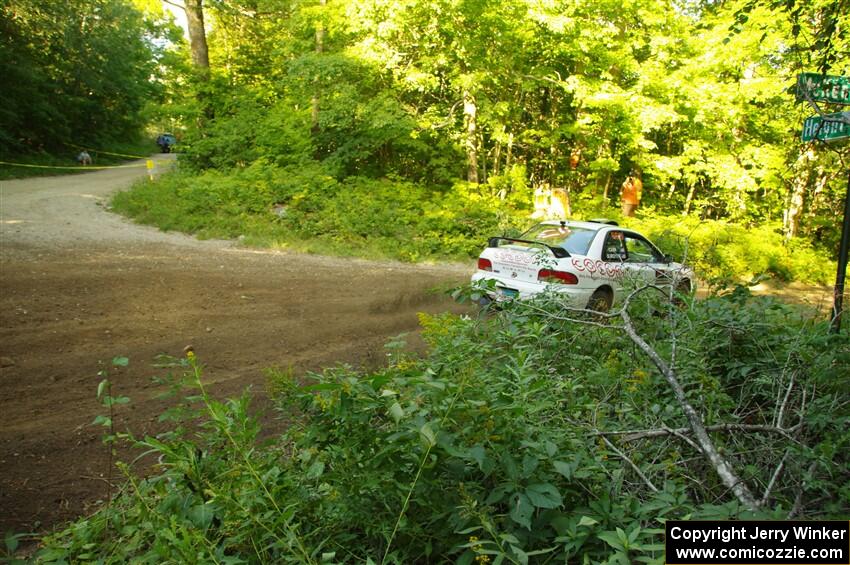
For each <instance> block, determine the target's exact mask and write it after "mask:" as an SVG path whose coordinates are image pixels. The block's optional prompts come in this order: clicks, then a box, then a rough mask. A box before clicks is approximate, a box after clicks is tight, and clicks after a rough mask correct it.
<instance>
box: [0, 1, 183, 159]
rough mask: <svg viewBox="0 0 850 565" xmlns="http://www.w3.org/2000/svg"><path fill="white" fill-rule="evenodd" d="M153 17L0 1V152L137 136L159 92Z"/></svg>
mask: <svg viewBox="0 0 850 565" xmlns="http://www.w3.org/2000/svg"><path fill="white" fill-rule="evenodd" d="M160 11H161V10H160ZM155 15H156V14H155V13H154V14H149V16H150V17H146V15H145V14H144V13H143V11H142V10H140V9H138V8H137V7H136V6H134V5H133V4H132V3H131V2H129V1H127V0H94V1H91V2H81V1H79V0H71V1H68V2H38V1H34V0H8V1H5V2H3V3H2V5H0V74H2V76H3V83H4V86H3V89H2V91H0V102H1V103H0V152H12V153H25V152H32V151H40V150H47V151H57V150H60V149H62V148H63V147H65V146H66V144H68V143H77V144H92V145H95V146H97V145H99V144H104V143H108V142H109V141H114V140H118V139H125V138H127V137H128V136H135V135H138V133H139V131H140V129H141V127H142V126H143V125H144V122H145V118H144V117H143V114H142V109H143V107H144V106H145V104H146V103H147V102H150V101H153V100H155V99H157V97H158V93H159V90H160V89H161V83H160V82H159V81H158V78H157V77H158V75H159V71H158V68H157V64H158V59H159V56H160V54H161V52H162V48H163V46H164V45H163V44H162V43H160V46H159V47H158V46H157V39H158V38H162V37H163V35H167V34H166V31H167V29H166V28H164V27H163V26H162V25H161V24H157V23H155V19H154V17H155ZM172 31H173V30H172Z"/></svg>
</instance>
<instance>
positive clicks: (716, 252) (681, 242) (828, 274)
mask: <svg viewBox="0 0 850 565" xmlns="http://www.w3.org/2000/svg"><path fill="white" fill-rule="evenodd" d="M625 224H626V225H628V226H630V227H633V228H634V229H637V230H639V231H641V232H642V233H645V234H646V235H647V236H648V237H649V238H650V239H652V240H653V241H654V242H655V243H656V244H657V245H658V246H659V247H661V249H662V250H664V252H665V253H668V254H671V255H673V257H674V258H675V259H676V260H677V261H685V262H687V263H688V264H690V265H693V266H694V268H695V270H696V271H697V276H698V277H700V278H701V279H702V280H705V281H708V282H709V283H711V284H726V283H729V282H735V281H745V280H750V279H753V278H755V277H757V276H759V275H766V276H768V277H772V278H776V279H778V280H780V281H803V282H808V283H817V284H828V283H829V282H830V281H831V280H832V279H833V278H834V277H835V263H834V262H833V261H830V260H829V259H827V257H825V256H824V254H823V253H818V252H816V251H815V250H814V249H812V247H811V245H810V244H808V243H807V242H805V241H800V240H793V241H791V242H785V241H783V238H782V235H781V226H779V225H774V224H762V225H757V226H745V225H741V224H734V223H730V222H726V221H722V220H700V219H698V218H695V217H693V216H689V217H683V218H681V217H680V218H671V217H670V216H663V215H655V214H649V213H647V214H643V215H641V216H640V217H639V218H637V219H629V220H627V221H626V222H625Z"/></svg>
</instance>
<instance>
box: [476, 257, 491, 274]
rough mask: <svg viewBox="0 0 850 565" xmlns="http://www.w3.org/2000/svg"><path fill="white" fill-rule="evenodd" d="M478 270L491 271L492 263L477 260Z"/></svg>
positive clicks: (481, 258) (482, 258) (481, 259)
mask: <svg viewBox="0 0 850 565" xmlns="http://www.w3.org/2000/svg"><path fill="white" fill-rule="evenodd" d="M478 270H479V271H492V270H493V262H492V261H490V259H485V258H484V257H479V258H478Z"/></svg>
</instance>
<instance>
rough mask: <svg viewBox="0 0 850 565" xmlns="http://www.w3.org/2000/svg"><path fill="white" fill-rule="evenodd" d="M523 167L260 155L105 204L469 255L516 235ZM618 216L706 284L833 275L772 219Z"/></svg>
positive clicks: (592, 208) (523, 213) (365, 250)
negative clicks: (354, 171) (384, 173)
mask: <svg viewBox="0 0 850 565" xmlns="http://www.w3.org/2000/svg"><path fill="white" fill-rule="evenodd" d="M523 173H524V171H523V169H522V168H519V167H515V168H512V169H511V170H510V171H508V172H507V173H506V174H505V175H500V176H494V177H491V178H490V180H489V182H488V184H487V185H471V184H468V183H463V182H458V183H456V184H454V185H453V186H452V187H450V188H448V189H444V190H434V189H430V188H428V187H426V186H423V185H421V184H418V183H413V182H410V181H405V180H403V179H398V178H393V179H389V178H381V179H372V178H369V177H366V176H351V177H346V178H344V179H343V180H338V179H337V178H336V177H334V176H333V175H331V174H329V173H328V172H327V170H326V169H325V168H324V167H323V166H322V165H319V164H317V163H314V162H312V163H311V162H310V161H307V162H305V163H303V164H301V165H287V166H272V165H270V164H268V163H267V162H265V161H264V160H257V161H255V162H254V163H253V164H252V165H250V166H248V167H245V168H241V169H235V170H233V171H231V172H228V173H223V172H220V171H217V170H214V169H210V170H207V171H205V172H203V173H202V174H194V173H186V172H183V173H178V174H174V175H166V176H164V177H163V178H161V179H159V180H158V181H157V182H154V183H150V182H147V181H145V182H142V183H140V184H138V185H137V186H136V187H135V188H133V189H132V190H130V191H129V192H122V193H119V194H117V195H116V196H115V198H114V199H113V206H114V208H115V209H116V210H118V211H119V212H122V213H124V214H127V215H129V216H131V217H133V218H135V219H137V220H138V221H140V222H143V223H150V224H154V225H156V226H158V227H160V228H161V229H164V230H181V231H186V232H190V233H195V234H197V235H198V236H200V237H221V238H236V237H239V236H244V238H243V239H244V242H245V243H247V244H251V245H259V246H272V247H275V246H276V247H294V248H297V249H307V250H313V251H319V252H323V253H336V254H342V255H366V256H373V257H388V258H393V259H401V260H403V261H420V260H428V259H436V258H450V259H467V258H470V257H475V256H477V255H478V254H479V253H480V251H481V249H482V248H483V246H484V244H485V242H486V240H487V238H488V237H491V236H493V235H497V234H508V235H518V234H519V233H520V232H522V231H524V230H525V228H527V227H528V226H529V225H530V224H531V222H529V221H528V219H527V218H528V215H529V212H530V208H531V203H530V199H529V195H528V190H527V187H526V186H525V184H524V182H523ZM503 197H504V198H503ZM581 206H582V211H585V210H586V213H585V214H583V215H585V217H588V216H590V217H597V216H609V217H610V216H612V215H613V216H615V217H616V216H618V215H619V214H617V213H616V212H614V211H612V210H611V209H610V208H608V207H605V206H604V205H601V203H599V202H598V201H582V203H581ZM625 223H626V225H629V226H631V227H634V228H635V229H638V230H640V231H642V232H643V233H646V234H647V235H648V236H649V237H650V238H651V239H653V241H655V243H656V244H658V245H659V246H660V247H661V249H662V250H663V251H664V252H665V253H669V254H672V255H673V256H674V257H675V258H676V259H677V260H685V261H686V262H688V263H689V264H691V265H693V266H695V268H696V269H697V271H698V275H699V276H700V277H701V278H702V279H703V280H707V281H709V282H711V283H712V284H713V283H720V282H724V281H725V282H729V281H731V282H736V281H746V280H750V279H752V278H753V277H754V276H757V275H768V276H771V277H775V278H777V279H779V280H783V281H791V280H796V281H804V282H812V283H828V282H829V281H830V280H831V277H833V276H834V274H835V266H834V263H833V262H832V261H830V260H829V259H828V258H827V257H826V256H825V255H824V254H823V253H822V252H817V251H815V250H814V249H813V248H812V247H811V246H810V245H809V244H807V243H806V242H805V241H803V240H792V241H791V242H789V243H786V242H785V241H784V239H783V237H782V235H781V233H779V229H778V226H775V225H770V224H766V225H761V226H757V227H752V226H744V225H741V224H735V223H730V222H726V221H720V220H700V219H698V218H696V217H693V216H689V217H681V216H665V215H661V214H654V213H650V212H646V213H643V214H641V215H640V216H639V217H638V218H637V219H626V220H625Z"/></svg>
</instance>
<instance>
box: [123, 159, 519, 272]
mask: <svg viewBox="0 0 850 565" xmlns="http://www.w3.org/2000/svg"><path fill="white" fill-rule="evenodd" d="M528 204H529V203H528V202H527V201H525V202H523V201H522V199H520V198H512V199H510V200H506V201H503V200H501V199H499V198H498V197H497V196H495V195H493V194H492V193H491V192H490V191H489V190H486V189H484V188H483V187H482V188H479V187H476V186H471V185H467V184H465V183H458V184H456V185H455V186H453V187H451V188H448V189H445V190H439V191H438V190H431V189H428V188H426V187H425V186H423V185H420V184H416V183H412V182H408V181H404V180H401V179H395V180H391V179H387V178H382V179H372V178H368V177H363V176H350V177H347V178H345V179H344V180H342V181H340V180H337V179H336V178H335V177H334V176H332V175H329V174H328V173H327V172H326V170H325V169H324V168H323V167H322V166H320V165H318V164H305V165H301V166H296V165H290V166H285V167H274V166H269V165H268V164H266V163H264V162H263V161H256V162H254V163H253V164H252V165H251V166H249V167H246V168H244V169H238V170H235V171H233V172H231V173H221V172H218V171H216V170H207V171H205V172H204V173H203V174H201V175H195V174H191V173H188V174H187V173H183V174H176V175H167V176H165V177H163V178H162V179H161V180H159V181H157V182H154V183H149V182H143V183H140V184H139V185H137V186H136V187H135V188H134V189H133V190H131V191H129V192H124V193H119V194H117V195H116V196H115V198H114V200H113V206H114V208H115V209H116V210H118V211H120V212H122V213H125V214H128V215H130V216H132V217H134V218H136V219H137V220H139V221H141V222H145V223H152V224H154V225H157V226H158V227H160V228H161V229H165V230H172V229H176V230H182V231H187V232H190V233H196V234H198V235H199V236H201V237H230V238H235V237H238V236H240V235H242V236H245V241H246V242H247V243H254V244H259V245H266V246H294V247H296V248H305V247H307V248H308V249H316V250H323V251H324V252H331V253H341V254H361V255H371V256H377V257H391V258H396V259H402V260H405V261H417V260H423V259H434V258H455V259H459V258H468V257H470V256H472V255H476V254H477V253H478V252H479V251H480V248H481V246H482V244H483V243H482V242H483V241H485V240H486V237H487V236H488V235H490V234H492V233H494V232H497V231H499V232H501V230H502V229H503V228H504V223H505V218H513V217H515V216H518V215H520V213H522V215H524V214H525V213H527V212H526V211H527V210H528Z"/></svg>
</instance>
